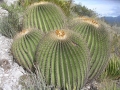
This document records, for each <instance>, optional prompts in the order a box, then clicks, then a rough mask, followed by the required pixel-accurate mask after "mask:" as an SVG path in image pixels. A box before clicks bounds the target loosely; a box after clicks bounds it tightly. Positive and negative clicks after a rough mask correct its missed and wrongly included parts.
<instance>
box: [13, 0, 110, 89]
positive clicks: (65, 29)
mask: <svg viewBox="0 0 120 90" xmlns="http://www.w3.org/2000/svg"><path fill="white" fill-rule="evenodd" d="M23 18H24V19H23V23H24V24H23V25H24V29H25V30H24V29H23V30H22V32H20V33H19V34H18V35H16V37H15V39H14V42H13V44H12V52H13V55H14V57H15V58H16V62H18V63H19V64H20V65H21V66H23V67H24V68H25V69H26V70H28V71H34V69H37V68H38V69H39V70H40V75H37V76H38V77H41V75H42V77H43V78H44V82H45V83H46V85H47V86H50V87H51V86H52V87H53V88H57V89H61V90H80V89H81V88H82V87H83V86H84V85H85V84H86V83H87V82H88V81H92V80H93V79H94V78H97V77H98V76H99V75H100V74H101V73H102V71H103V70H104V69H105V67H106V65H107V63H108V60H109V59H108V56H109V35H108V33H107V31H106V28H105V27H104V25H102V23H100V22H98V21H96V20H94V19H92V18H88V17H79V18H75V19H73V20H68V21H67V18H66V16H65V15H64V13H63V12H62V10H61V9H60V8H59V7H58V6H56V5H55V4H53V3H49V2H39V3H34V4H32V5H31V6H30V7H28V9H27V10H26V13H25V15H24V17H23ZM66 23H67V24H66ZM68 25H69V26H68ZM30 28H32V29H30ZM36 29H37V30H36ZM42 33H44V35H43V34H42ZM36 67H37V68H36Z"/></svg>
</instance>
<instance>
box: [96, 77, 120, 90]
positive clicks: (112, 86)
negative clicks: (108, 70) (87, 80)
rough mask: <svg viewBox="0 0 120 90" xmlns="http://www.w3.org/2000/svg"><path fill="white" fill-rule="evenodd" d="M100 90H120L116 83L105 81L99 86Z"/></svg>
mask: <svg viewBox="0 0 120 90" xmlns="http://www.w3.org/2000/svg"><path fill="white" fill-rule="evenodd" d="M98 90H120V88H119V87H118V86H117V85H116V82H115V81H112V80H110V79H104V80H103V81H102V82H101V83H99V84H98Z"/></svg>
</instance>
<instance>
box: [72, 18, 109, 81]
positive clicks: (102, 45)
mask: <svg viewBox="0 0 120 90" xmlns="http://www.w3.org/2000/svg"><path fill="white" fill-rule="evenodd" d="M70 28H71V29H73V30H74V31H76V32H78V33H80V34H81V35H82V37H83V38H84V39H85V40H86V42H87V44H88V48H89V51H90V56H91V61H90V62H91V65H90V73H89V81H91V80H93V79H94V78H97V77H98V76H99V75H100V74H101V72H102V71H103V69H104V68H105V67H106V65H107V63H108V60H109V59H108V55H109V39H108V38H109V36H108V33H107V31H106V30H105V28H104V26H103V25H102V24H100V23H99V22H97V21H96V20H94V19H91V18H88V17H80V18H75V19H73V20H72V23H71V26H70Z"/></svg>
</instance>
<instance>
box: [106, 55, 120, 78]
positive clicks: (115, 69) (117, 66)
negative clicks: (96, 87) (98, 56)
mask: <svg viewBox="0 0 120 90" xmlns="http://www.w3.org/2000/svg"><path fill="white" fill-rule="evenodd" d="M105 73H106V74H107V77H108V78H111V79H118V78H120V58H119V57H118V56H116V55H113V57H112V58H111V59H110V62H109V64H108V66H107V68H106V71H105Z"/></svg>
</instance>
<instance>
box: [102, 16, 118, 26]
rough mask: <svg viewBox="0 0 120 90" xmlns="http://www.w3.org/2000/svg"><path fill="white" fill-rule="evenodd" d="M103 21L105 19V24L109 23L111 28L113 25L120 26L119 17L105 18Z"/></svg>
mask: <svg viewBox="0 0 120 90" xmlns="http://www.w3.org/2000/svg"><path fill="white" fill-rule="evenodd" d="M102 19H104V20H105V22H107V23H108V24H110V25H111V26H113V25H117V26H120V16H117V17H106V16H105V17H102Z"/></svg>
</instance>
